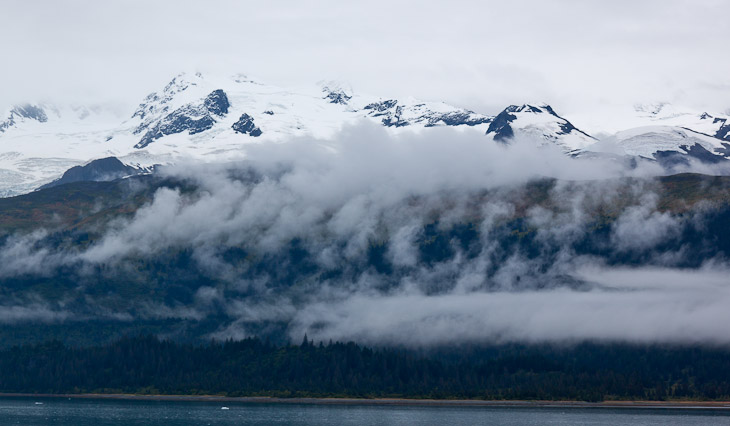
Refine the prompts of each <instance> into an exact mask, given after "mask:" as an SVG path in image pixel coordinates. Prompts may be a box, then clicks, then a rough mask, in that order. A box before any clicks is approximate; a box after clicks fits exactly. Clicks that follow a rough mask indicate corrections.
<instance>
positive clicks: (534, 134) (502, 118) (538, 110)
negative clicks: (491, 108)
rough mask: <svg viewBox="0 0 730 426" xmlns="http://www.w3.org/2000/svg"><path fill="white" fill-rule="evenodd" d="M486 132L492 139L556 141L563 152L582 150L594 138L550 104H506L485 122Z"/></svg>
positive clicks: (590, 143) (593, 141)
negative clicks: (497, 113)
mask: <svg viewBox="0 0 730 426" xmlns="http://www.w3.org/2000/svg"><path fill="white" fill-rule="evenodd" d="M487 135H488V136H491V137H492V138H493V139H494V140H495V141H499V142H507V141H509V139H511V138H515V137H525V138H532V139H534V140H538V141H542V144H541V145H545V144H556V145H558V146H560V147H561V148H562V149H563V150H564V151H566V152H573V151H575V150H579V149H583V148H586V147H588V146H589V145H592V144H593V143H595V142H596V140H595V139H594V138H593V137H592V136H590V135H588V134H587V133H585V132H583V131H582V130H579V129H577V128H576V127H575V126H573V124H572V123H571V122H570V121H568V120H566V119H565V118H563V117H561V116H559V115H558V114H556V113H555V111H554V110H553V109H552V108H551V107H550V105H546V104H540V105H536V106H535V105H529V104H524V105H520V106H518V105H510V106H509V107H507V108H505V110H504V111H502V112H501V113H499V115H497V116H496V117H494V120H492V122H491V123H490V125H489V128H488V129H487Z"/></svg>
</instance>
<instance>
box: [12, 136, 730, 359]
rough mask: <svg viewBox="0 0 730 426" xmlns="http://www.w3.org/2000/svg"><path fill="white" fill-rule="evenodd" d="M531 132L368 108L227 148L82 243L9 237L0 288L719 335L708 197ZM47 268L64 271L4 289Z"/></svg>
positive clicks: (484, 330) (488, 326)
mask: <svg viewBox="0 0 730 426" xmlns="http://www.w3.org/2000/svg"><path fill="white" fill-rule="evenodd" d="M535 146H536V144H535V143H534V141H529V140H523V141H515V142H514V143H513V144H511V145H510V146H503V145H500V144H495V143H492V142H489V141H485V140H484V138H483V136H482V135H477V134H473V133H471V132H469V131H462V132H459V131H454V130H443V131H440V130H438V129H437V130H435V131H433V132H428V134H421V135H402V136H397V137H394V136H390V135H388V133H386V132H385V131H383V130H382V129H380V128H379V127H373V126H364V127H356V128H350V129H345V130H344V131H343V133H342V135H341V136H340V137H339V138H338V139H336V141H334V142H333V141H318V140H308V139H300V140H294V141H291V142H288V143H282V144H274V145H271V144H268V145H264V144H261V145H252V146H250V148H249V149H248V151H247V157H248V159H247V161H245V162H242V163H237V164H225V165H220V164H219V165H211V164H186V165H181V166H178V167H173V168H170V169H167V170H165V171H164V172H163V173H164V176H165V177H166V178H168V179H169V180H171V181H173V182H178V183H180V184H179V185H167V186H163V187H160V188H159V189H157V191H156V192H155V193H154V197H153V198H152V199H151V200H150V201H149V202H148V203H147V204H145V205H144V206H142V207H141V208H139V209H138V210H137V211H136V212H135V213H134V215H133V216H131V217H128V218H123V217H119V218H116V219H114V220H111V221H109V222H105V223H104V225H103V229H101V231H100V234H101V236H100V237H99V238H96V239H94V240H93V241H92V242H91V243H90V244H86V243H84V244H76V243H68V242H67V241H68V238H71V239H72V238H73V233H71V234H70V235H71V237H68V238H67V240H63V239H62V238H61V240H63V241H66V243H62V244H59V243H58V242H57V241H58V240H59V238H60V237H57V235H56V234H54V233H53V232H51V231H42V230H39V231H36V232H35V233H32V234H27V235H16V236H12V237H10V238H7V239H6V240H5V242H4V245H3V246H2V248H0V280H1V281H0V287H2V286H4V292H5V294H12V295H13V297H15V298H16V299H14V300H33V303H34V305H33V309H34V311H33V312H39V314H38V315H37V316H36V317H33V318H37V319H41V320H44V319H45V320H47V321H64V320H67V321H68V320H72V319H73V315H74V314H73V312H74V310H76V311H80V310H86V311H87V312H86V313H85V314H84V315H85V316H84V318H89V311H91V312H96V313H98V312H104V314H103V315H104V318H113V317H115V316H116V317H119V318H124V320H125V321H134V320H149V319H150V318H178V319H181V320H191V321H193V320H194V321H199V320H203V319H205V318H211V317H216V318H225V320H224V321H222V323H221V324H220V326H219V327H218V329H217V330H216V331H214V332H213V333H211V334H210V335H212V336H214V337H217V338H226V337H236V338H239V337H243V336H246V335H248V334H250V333H253V332H258V331H261V330H266V329H267V327H279V328H282V329H283V330H284V332H285V333H286V334H287V335H288V336H290V337H291V338H292V339H294V340H299V339H301V336H302V335H304V334H305V333H307V334H308V335H309V337H310V338H314V339H315V340H328V339H336V340H351V339H354V340H358V341H363V342H367V343H371V344H389V345H406V346H433V345H444V344H457V343H467V342H468V343H487V342H489V343H494V342H513V341H519V342H544V341H579V340H605V341H631V342H645V341H646V342H705V343H719V344H725V343H730V333H728V332H726V331H725V330H724V328H723V324H725V323H726V322H727V320H728V319H730V318H728V316H729V314H728V313H727V311H726V309H724V306H728V303H730V283H728V280H727V279H726V277H727V276H728V275H727V272H728V264H727V260H726V257H725V254H724V253H722V252H721V251H720V250H719V249H718V247H724V246H723V244H724V243H723V242H722V241H717V235H714V234H713V232H715V231H714V229H716V228H717V227H718V226H721V225H722V224H723V223H725V222H723V221H724V220H726V219H725V217H726V216H722V214H723V213H722V212H723V210H722V208H720V210H718V207H717V206H716V205H712V204H709V203H707V204H706V205H698V206H695V207H694V208H692V209H685V210H684V211H683V212H682V214H677V213H676V212H670V211H667V210H666V209H664V210H663V209H661V208H660V206H659V203H660V195H659V194H657V193H655V189H656V185H655V184H654V183H652V181H651V180H648V179H643V178H647V177H650V176H655V175H658V174H661V172H662V171H661V169H660V168H659V167H658V166H656V165H654V164H651V163H642V164H639V165H638V167H632V168H629V167H626V164H628V162H626V163H624V162H622V161H617V160H616V159H615V158H608V159H590V160H587V159H584V160H576V159H571V158H568V157H566V156H565V155H564V154H563V153H562V152H559V151H558V150H557V149H551V148H549V147H545V148H536V147H535ZM554 179H557V180H554ZM191 188H192V189H191ZM718 211H719V213H718ZM718 224H719V225H718ZM95 231H99V230H98V229H95ZM64 235H66V234H64ZM713 238H714V239H713ZM54 241H55V243H54ZM43 277H46V279H47V280H50V281H52V280H54V279H56V280H58V278H59V277H61V278H63V279H65V280H68V281H73V283H70V284H68V285H67V286H66V287H65V289H64V290H63V291H62V292H61V293H62V294H63V295H62V297H60V298H59V297H58V296H54V297H48V296H43V295H39V294H38V293H40V292H42V291H41V290H38V289H36V288H35V287H31V289H30V290H28V292H30V293H28V294H25V295H24V294H22V293H23V290H22V289H20V290H19V289H18V288H17V286H16V287H15V288H14V289H11V284H12V283H13V282H17V281H18V280H21V282H35V281H33V280H36V281H38V280H39V279H42V278H43ZM69 277H70V278H69ZM22 280H26V281H22ZM110 283H111V284H110ZM131 283H133V284H134V285H132V284H131ZM105 285H106V286H114V285H116V286H117V287H110V288H108V289H107V288H106V287H104V288H105V290H104V291H103V292H101V290H99V288H100V287H103V286H105ZM145 286H147V287H145ZM130 288H134V289H137V290H135V291H137V293H134V294H133V296H132V297H129V296H128V293H130V291H132V290H130ZM139 288H153V290H154V291H151V290H150V291H147V290H139ZM171 289H173V290H174V292H173V291H172V290H171ZM155 294H164V295H165V296H164V297H162V296H160V297H159V298H158V299H155V296H154V295H155ZM39 297H41V298H42V297H45V299H43V300H44V303H45V304H46V305H39V303H40V302H38V300H39V299H38V298H39ZM88 306H93V309H89V308H88ZM29 309H30V308H29ZM6 311H7V312H6ZM6 311H3V310H2V309H0V321H2V322H12V321H18V320H22V319H23V315H30V314H26V313H24V312H25V311H23V310H22V309H19V308H13V309H9V310H8V309H6ZM59 312H63V314H62V315H61V314H58V313H59ZM6 314H7V315H6ZM43 315H46V317H43ZM78 315H80V314H78ZM4 318H10V319H12V320H7V321H6V320H5V319H4ZM28 318H30V317H28Z"/></svg>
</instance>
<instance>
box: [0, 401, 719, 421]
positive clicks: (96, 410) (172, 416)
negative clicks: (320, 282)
mask: <svg viewBox="0 0 730 426" xmlns="http://www.w3.org/2000/svg"><path fill="white" fill-rule="evenodd" d="M39 402H42V404H41V403H39ZM222 406H226V407H228V408H229V409H228V410H222V409H221V407H222ZM0 424H1V425H3V426H4V425H28V426H41V425H42V426H46V425H55V426H92V425H93V426H111V425H115V426H116V425H125V426H142V425H144V426H147V425H160V426H192V425H196V426H198V425H244V426H247V425H262V426H263V425H281V426H290V425H292V426H294V425H297V426H305V425H306V426H309V425H323V426H329V425H332V426H347V425H351V426H366V425H367V426H371V425H372V426H376V425H377V426H380V425H398V426H411V425H425V426H430V425H433V426H450V425H576V426H578V425H581V426H583V425H592V426H603V425H606V426H609V425H610V426H615V425H646V426H649V425H652V426H653V425H657V426H659V425H662V426H672V425H710V426H711V425H730V411H725V410H705V409H697V410H694V409H683V410H677V409H626V408H623V409H612V408H537V407H529V408H528V407H420V406H419V407H412V406H362V405H336V406H331V405H289V404H236V403H225V404H222V403H212V402H182V401H180V402H178V401H174V402H170V401H118V400H113V401H110V400H83V399H82V400H79V399H72V400H68V399H54V398H44V399H28V398H0Z"/></svg>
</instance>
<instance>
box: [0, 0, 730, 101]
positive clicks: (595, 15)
mask: <svg viewBox="0 0 730 426" xmlns="http://www.w3.org/2000/svg"><path fill="white" fill-rule="evenodd" d="M2 3H3V4H2V8H1V9H2V16H0V21H1V22H2V24H1V25H0V38H1V39H2V46H3V47H2V66H1V67H0V79H1V80H2V82H3V86H2V90H0V107H3V109H4V108H5V107H7V106H8V105H10V104H11V103H13V102H20V101H23V100H26V99H28V100H36V99H39V98H46V99H52V100H55V99H61V100H64V99H68V100H73V101H79V100H81V101H88V100H115V101H121V102H124V103H126V104H128V105H130V106H131V105H132V104H135V103H138V102H139V101H140V100H141V98H142V97H143V96H144V95H146V94H147V93H148V92H149V91H152V90H156V89H158V88H159V87H160V86H161V85H163V84H164V83H165V82H166V81H168V80H169V79H170V78H171V77H172V76H173V75H175V74H177V73H178V72H180V71H202V72H210V71H215V72H218V71H222V72H230V73H234V72H242V73H245V74H248V75H250V76H252V77H255V78H259V79H261V80H263V81H266V82H269V83H273V84H279V85H289V84H299V83H313V82H316V81H318V80H323V79H327V80H329V79H339V80H345V81H348V82H350V83H351V85H352V86H353V88H354V89H355V90H356V91H359V92H363V93H370V94H375V95H382V96H408V95H412V96H415V97H418V98H423V99H427V100H444V101H447V102H449V103H453V104H457V105H461V106H467V107H470V108H472V109H476V110H478V111H480V112H485V113H497V112H499V110H500V109H501V108H502V107H504V106H506V105H507V104H510V103H523V102H528V101H530V102H535V101H545V102H549V103H551V104H553V105H554V106H556V107H557V108H558V109H559V111H562V112H564V113H571V112H574V111H577V110H580V109H584V108H588V107H590V106H592V105H597V104H624V103H625V104H633V103H636V102H654V101H670V102H675V103H677V104H682V105H687V106H690V107H693V108H698V109H703V110H709V111H724V110H726V109H728V108H730V55H728V35H730V31H728V30H729V29H730V28H729V27H730V25H729V24H728V23H727V16H730V1H722V0H693V1H670V0H662V1H654V0H647V1H636V0H633V1H610V2H608V1H585V0H583V1H578V0H563V1H549V2H548V1H510V2H505V1H449V2H436V1H412V2H411V1H402V2H393V1H379V0H378V1H374V0H368V1H361V2H357V3H356V2H349V1H319V2H309V1H256V2H254V1H249V2H244V1H187V0H185V1H180V0H175V1H156V2H152V1H149V0H147V1H137V0H130V1H70V0H54V1H51V0H45V1H40V0H38V1H30V0H3V1H2Z"/></svg>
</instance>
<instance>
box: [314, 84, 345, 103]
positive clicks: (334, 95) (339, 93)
mask: <svg viewBox="0 0 730 426" xmlns="http://www.w3.org/2000/svg"><path fill="white" fill-rule="evenodd" d="M317 84H318V85H319V86H320V87H321V88H322V94H323V95H324V98H325V99H327V100H328V101H329V102H330V103H332V104H340V105H347V104H348V102H349V101H350V99H352V96H353V91H352V87H351V86H350V85H349V84H348V83H345V82H342V81H320V82H318V83H317Z"/></svg>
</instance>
